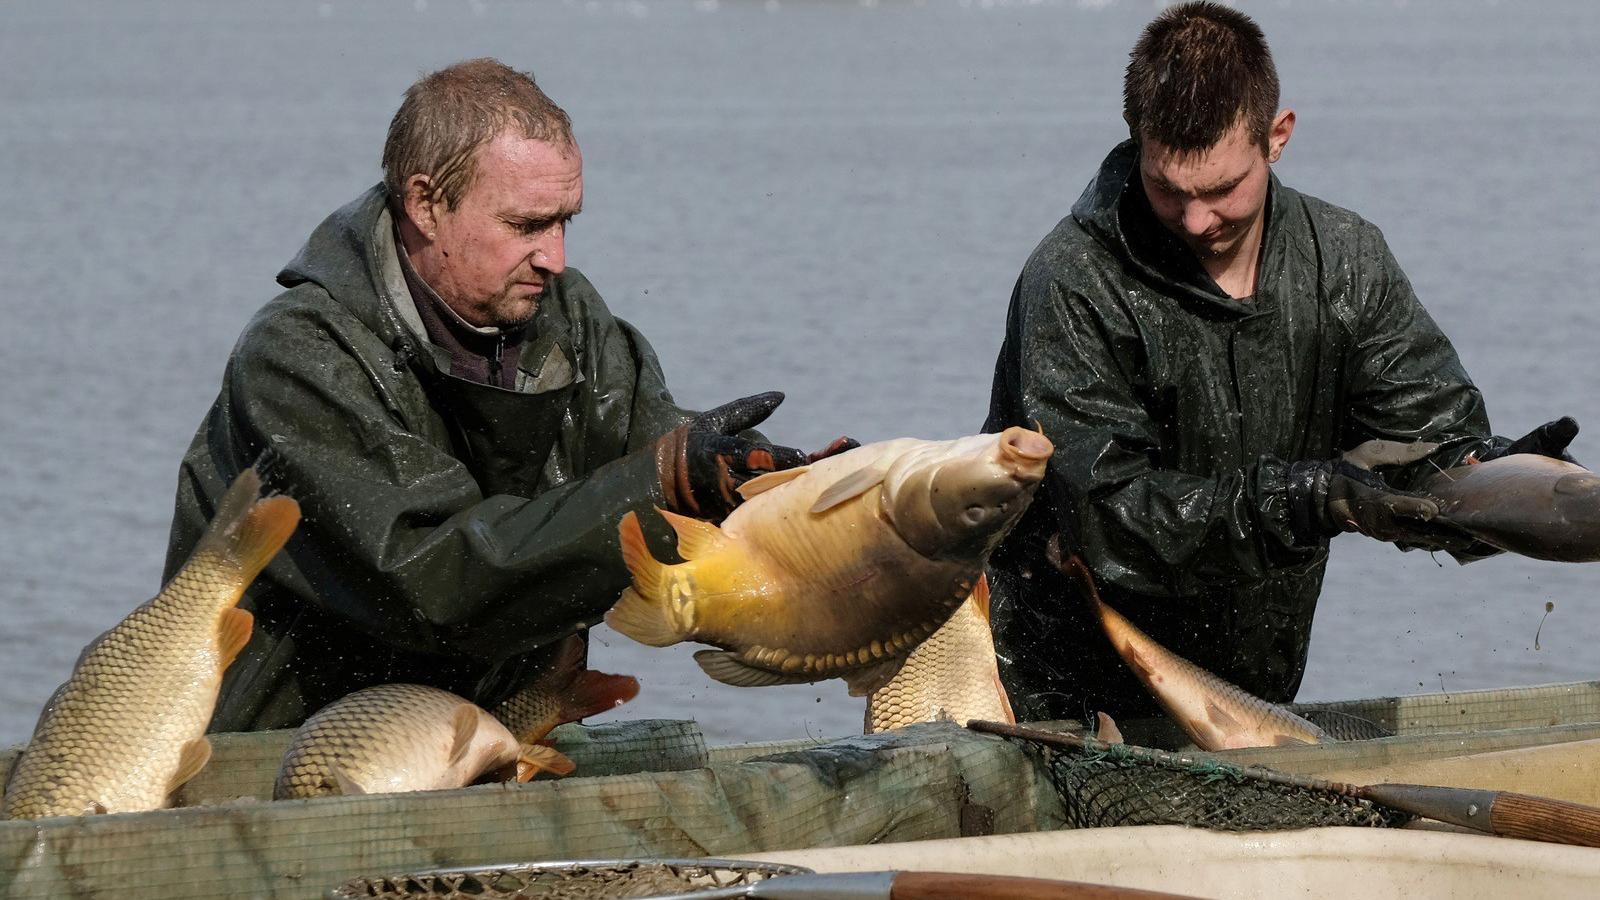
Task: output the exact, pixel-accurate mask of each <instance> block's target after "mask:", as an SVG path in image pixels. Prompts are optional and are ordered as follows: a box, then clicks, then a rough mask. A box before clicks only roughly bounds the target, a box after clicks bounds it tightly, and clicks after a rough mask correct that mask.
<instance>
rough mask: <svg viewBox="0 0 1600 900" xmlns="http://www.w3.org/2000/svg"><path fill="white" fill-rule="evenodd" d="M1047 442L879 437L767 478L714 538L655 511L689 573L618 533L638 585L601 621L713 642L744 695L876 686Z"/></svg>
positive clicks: (974, 562)
mask: <svg viewBox="0 0 1600 900" xmlns="http://www.w3.org/2000/svg"><path fill="white" fill-rule="evenodd" d="M1052 450H1053V447H1052V445H1051V443H1050V441H1049V439H1048V438H1046V437H1045V436H1044V435H1042V434H1039V433H1036V432H1032V431H1028V430H1027V429H1024V428H1016V427H1013V428H1008V429H1006V430H1005V431H1004V432H1003V433H1001V434H980V435H973V436H969V437H964V438H957V439H955V440H949V441H924V440H917V439H913V438H900V439H897V440H890V441H882V442H879V443H875V444H868V445H866V446H862V447H858V448H856V449H854V450H850V451H847V452H845V453H841V454H838V455H836V456H830V457H827V458H825V459H821V460H818V461H816V462H814V463H812V464H810V465H809V466H801V467H799V468H794V469H786V470H783V471H779V472H771V473H768V474H765V475H762V476H760V477H758V478H754V479H751V480H750V481H748V482H746V483H745V484H744V485H742V486H741V487H740V493H741V495H742V496H743V497H744V498H745V502H743V503H741V504H740V505H739V506H738V508H736V509H735V510H734V511H733V513H732V514H731V515H729V516H728V518H727V519H726V520H725V521H724V522H723V523H722V527H720V528H718V527H717V526H716V525H713V524H711V523H708V522H703V521H700V520H698V519H691V518H687V517H685V516H680V515H675V514H673V513H670V512H666V511H664V510H663V511H661V515H662V516H663V517H665V518H666V520H667V523H668V524H669V525H670V526H671V527H672V529H673V531H674V532H675V533H676V534H677V539H678V553H679V555H681V556H682V557H683V559H684V560H685V561H684V562H683V563H680V564H676V565H669V564H665V563H662V562H660V561H659V560H657V559H656V558H655V557H654V556H652V555H651V553H650V550H649V549H648V547H646V545H645V541H644V534H643V530H642V529H641V527H640V525H639V519H638V516H637V514H635V513H628V514H627V515H626V516H624V517H623V519H622V521H621V523H620V524H619V526H618V531H619V533H620V535H621V539H622V556H623V561H624V563H625V564H626V565H627V567H628V571H629V573H630V574H631V575H632V576H633V585H632V586H631V587H629V588H627V589H626V590H624V591H623V593H622V597H621V599H619V600H618V601H617V604H616V605H615V606H614V607H612V609H611V610H610V611H609V612H608V613H606V617H605V618H606V623H607V624H608V625H610V626H611V627H612V628H614V629H616V630H617V631H618V632H620V633H622V634H624V635H627V636H628V637H630V638H632V639H634V640H636V641H639V642H641V643H644V644H649V645H651V646H656V647H665V646H669V645H671V644H676V643H678V642H680V641H687V640H692V641H698V642H701V643H706V644H711V645H714V646H716V647H718V648H721V649H717V650H702V651H700V652H698V653H696V654H695V660H696V662H698V663H699V664H700V667H701V668H702V669H704V670H705V672H706V674H707V675H709V676H710V677H711V678H713V679H715V680H717V681H720V682H723V683H724V684H732V685H739V686H760V685H771V684H795V683H803V682H812V681H820V680H822V679H825V678H842V679H844V680H845V682H846V684H847V685H848V686H849V688H850V693H851V695H852V696H858V697H859V696H865V695H867V694H869V693H871V692H872V691H873V690H876V689H877V688H879V687H882V686H883V685H884V684H885V683H887V682H888V680H889V679H890V678H891V677H892V676H893V675H894V673H895V671H896V670H898V669H899V667H900V665H901V663H902V662H903V661H904V660H905V658H906V657H907V656H908V655H909V654H910V653H911V651H912V650H913V649H915V648H916V646H917V645H918V644H920V643H922V642H923V641H924V640H925V639H927V638H928V636H930V635H932V634H933V633H934V632H935V631H936V630H938V628H939V626H941V625H943V624H944V623H945V621H946V620H947V619H949V618H950V615H951V614H952V613H953V612H954V611H955V609H956V608H957V607H958V606H960V605H961V603H962V602H963V601H964V600H965V599H966V598H967V596H968V595H969V594H970V593H971V592H972V590H973V587H974V585H976V584H977V581H978V577H979V575H980V574H981V573H982V571H983V565H984V562H985V561H986V560H987V558H988V556H989V554H990V552H991V551H993V549H994V547H995V545H996V544H997V543H998V542H999V541H1000V538H1001V537H1002V536H1004V535H1005V533H1006V532H1007V531H1008V530H1010V528H1011V526H1012V525H1014V524H1015V523H1016V521H1017V519H1018V518H1019V517H1020V516H1021V515H1022V512H1023V510H1024V509H1026V508H1027V505H1028V502H1029V501H1030V500H1031V499H1032V498H1033V492H1034V489H1035V488H1037V487H1038V485H1039V482H1040V481H1041V480H1043V478H1044V472H1045V464H1046V463H1047V462H1048V461H1049V459H1050V454H1051V452H1052Z"/></svg>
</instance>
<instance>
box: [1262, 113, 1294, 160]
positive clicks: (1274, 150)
mask: <svg viewBox="0 0 1600 900" xmlns="http://www.w3.org/2000/svg"><path fill="white" fill-rule="evenodd" d="M1292 134H1294V110H1292V109H1285V110H1280V111H1279V112H1278V116H1277V118H1275V119H1273V120H1272V130H1271V131H1269V132H1267V163H1268V164H1269V165H1270V164H1272V163H1275V162H1277V161H1278V157H1280V156H1282V155H1283V148H1284V146H1285V145H1287V144H1288V143H1289V136H1290V135H1292Z"/></svg>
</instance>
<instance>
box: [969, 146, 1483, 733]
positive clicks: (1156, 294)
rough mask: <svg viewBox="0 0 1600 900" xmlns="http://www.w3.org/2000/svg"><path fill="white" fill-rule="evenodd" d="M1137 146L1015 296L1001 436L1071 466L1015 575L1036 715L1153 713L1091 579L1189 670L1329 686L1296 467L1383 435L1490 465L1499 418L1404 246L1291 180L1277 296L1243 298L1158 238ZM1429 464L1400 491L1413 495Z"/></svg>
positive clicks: (1272, 256) (1011, 571)
mask: <svg viewBox="0 0 1600 900" xmlns="http://www.w3.org/2000/svg"><path fill="white" fill-rule="evenodd" d="M1137 166H1138V147H1137V145H1136V144H1135V143H1133V142H1132V141H1128V142H1125V143H1123V144H1121V145H1119V146H1118V147H1117V148H1115V149H1114V150H1113V151H1112V152H1111V154H1110V155H1109V156H1108V157H1107V158H1106V160H1105V162H1104V163H1103V164H1102V167H1101V169H1100V171H1099V173H1098V174H1097V175H1096V177H1095V178H1094V180H1093V181H1092V182H1091V183H1090V184H1089V186H1088V188H1087V189H1085V191H1084V193H1083V195H1082V196H1081V197H1080V198H1079V200H1078V202H1077V203H1076V204H1075V205H1074V206H1073V210H1072V215H1071V216H1069V217H1068V218H1066V219H1064V220H1062V221H1061V223H1060V224H1059V225H1057V226H1056V228H1055V230H1054V231H1052V232H1051V233H1050V234H1049V235H1048V236H1047V237H1046V238H1045V239H1044V241H1043V242H1042V243H1040V244H1039V246H1038V248H1037V249H1035V250H1034V252H1033V254H1032V256H1031V257H1030V258H1029V260H1028V262H1027V264H1026V265H1025V267H1024V268H1023V271H1022V275H1021V277H1020V278H1019V279H1018V281H1017V284H1016V288H1015V291H1014V292H1013V294H1012V298H1011V307H1010V311H1009V314H1008V321H1007V330H1006V337H1005V342H1004V345H1003V347H1002V349H1001V351H1000V357H999V361H998V363H997V365H996V367H995V379H994V387H993V393H992V397H991V406H990V413H989V419H988V422H987V424H986V426H985V430H986V431H998V430H1000V429H1002V428H1004V427H1006V426H1010V425H1025V426H1028V427H1032V426H1033V425H1034V424H1035V423H1037V424H1039V425H1041V426H1042V427H1043V429H1044V433H1045V434H1046V435H1047V436H1049V438H1050V439H1051V440H1052V441H1054V442H1055V445H1056V450H1055V456H1054V458H1053V459H1052V460H1051V464H1050V470H1049V474H1048V475H1047V478H1046V481H1045V484H1044V485H1043V487H1042V489H1041V491H1040V494H1039V495H1038V496H1037V497H1036V499H1035V500H1034V503H1033V506H1032V507H1031V508H1030V510H1029V512H1028V514H1027V516H1026V518H1025V519H1024V520H1023V522H1021V523H1020V524H1019V526H1018V527H1017V529H1016V530H1015V531H1014V532H1013V533H1012V535H1010V536H1009V537H1008V538H1007V540H1006V542H1005V543H1004V545H1003V546H1002V547H1001V548H1000V550H999V551H997V553H996V554H995V556H994V558H993V560H992V564H991V568H992V571H991V575H992V580H993V587H994V593H995V605H994V611H995V612H994V615H995V622H994V625H995V630H996V640H997V644H998V651H999V654H1000V656H1001V665H1002V671H1003V673H1004V675H1005V681H1006V684H1007V686H1008V688H1009V689H1010V692H1011V695H1012V703H1013V704H1015V705H1017V706H1018V710H1017V711H1018V714H1019V715H1021V716H1024V717H1026V718H1032V719H1047V718H1064V717H1081V716H1085V715H1088V714H1090V713H1092V712H1093V711H1095V710H1104V711H1106V712H1109V713H1111V714H1112V715H1113V716H1118V715H1133V714H1144V713H1153V712H1155V711H1156V707H1155V705H1154V702H1153V701H1152V700H1151V699H1150V697H1149V695H1148V694H1147V693H1146V692H1145V690H1144V689H1143V688H1142V687H1141V686H1140V685H1139V684H1138V683H1137V681H1135V680H1134V677H1133V675H1132V673H1131V672H1129V671H1128V669H1127V668H1126V667H1125V666H1124V665H1123V664H1122V662H1121V661H1120V660H1119V659H1118V658H1117V656H1116V654H1115V652H1114V650H1113V649H1112V648H1111V646H1110V642H1109V641H1108V640H1107V639H1106V637H1105V635H1104V633H1103V632H1102V630H1101V628H1100V626H1099V624H1098V623H1097V621H1096V620H1095V619H1094V618H1093V617H1092V613H1091V611H1090V608H1089V605H1088V603H1087V601H1086V600H1085V599H1084V597H1082V596H1081V595H1080V593H1079V591H1080V588H1079V586H1078V585H1077V583H1076V582H1071V583H1069V581H1068V580H1067V579H1066V578H1064V577H1063V576H1062V575H1061V574H1060V573H1059V572H1057V571H1056V570H1055V569H1054V568H1053V567H1052V566H1050V565H1049V563H1048V562H1046V561H1045V559H1044V554H1043V548H1044V546H1045V541H1046V540H1047V539H1048V538H1049V536H1050V535H1051V534H1052V533H1053V532H1055V531H1056V530H1057V529H1060V531H1061V532H1062V535H1063V550H1064V552H1066V553H1076V554H1078V555H1080V556H1081V557H1082V558H1083V559H1084V561H1085V562H1086V563H1087V564H1088V566H1089V568H1090V569H1091V570H1092V571H1093V573H1094V575H1095V577H1096V580H1097V582H1098V585H1099V587H1100V590H1101V593H1102V596H1103V597H1104V598H1105V599H1106V600H1107V602H1109V603H1111V604H1112V605H1113V606H1115V607H1116V608H1117V609H1118V610H1120V611H1121V612H1122V613H1124V614H1125V615H1127V616H1128V617H1129V618H1130V619H1131V620H1133V621H1134V622H1135V623H1136V624H1138V626H1139V627H1140V628H1142V629H1144V630H1145V631H1146V632H1148V633H1149V634H1150V635H1151V636H1152V637H1154V638H1155V639H1156V640H1158V641H1160V642H1161V643H1163V644H1165V645H1166V646H1167V647H1169V648H1170V649H1171V650H1173V651H1174V652H1176V653H1178V654H1180V655H1182V656H1185V657H1187V658H1189V659H1191V660H1193V661H1194V662H1196V663H1198V664H1199V665H1201V666H1203V667H1205V668H1207V669H1209V670H1211V671H1212V672H1215V673H1217V674H1218V675H1221V676H1222V677H1224V678H1226V679H1228V680H1229V681H1232V682H1234V683H1235V684H1238V685H1239V686H1240V687H1242V688H1244V689H1245V690H1248V691H1250V692H1252V693H1255V694H1257V695H1259V696H1261V697H1264V698H1266V699H1268V700H1272V701H1287V700H1290V699H1293V697H1294V695H1295V692H1296V690H1297V689H1298V688H1299V685H1300V677H1301V674H1302V672H1303V671H1304V668H1305V661H1306V651H1307V648H1308V645H1309V640H1310V633H1311V620H1312V613H1313V611H1314V610H1315V608H1316V601H1317V594H1318V592H1319V590H1320V589H1321V585H1322V576H1323V569H1324V567H1325V565H1326V563H1327V554H1328V542H1327V540H1325V539H1323V540H1317V541H1315V542H1314V543H1310V544H1308V545H1303V544H1299V543H1296V540H1295V537H1294V535H1293V534H1292V532H1291V529H1290V520H1289V510H1288V504H1287V486H1286V483H1285V475H1286V470H1287V468H1288V466H1289V463H1291V462H1293V461H1295V460H1307V459H1327V458H1330V457H1332V456H1334V455H1336V454H1337V453H1339V452H1341V451H1343V450H1347V449H1350V448H1351V447H1354V446H1355V445H1356V444H1358V443H1361V442H1362V441H1365V440H1367V439H1370V438H1389V439H1393V440H1399V441H1418V440H1427V441H1439V442H1442V443H1443V445H1444V446H1443V447H1442V448H1441V449H1440V451H1439V452H1438V453H1437V454H1435V456H1434V457H1433V459H1432V460H1431V462H1435V463H1437V464H1440V465H1451V464H1454V463H1456V462H1457V461H1459V460H1461V459H1462V458H1463V457H1465V456H1466V455H1467V454H1468V453H1470V452H1472V451H1474V450H1477V449H1481V448H1482V447H1483V446H1485V443H1484V440H1485V439H1486V438H1487V437H1488V435H1489V420H1488V417H1487V414H1486V413H1485V410H1484V403H1483V398H1482V397H1481V395H1480V394H1479V392H1478V390H1477V388H1476V387H1474V386H1473V384H1472V382H1471V380H1470V379H1469V378H1468V377H1467V373H1466V371H1465V370H1464V369H1463V368H1462V366H1461V363H1460V361H1459V360H1458V359H1457V357H1456V353H1455V350H1454V348H1452V347H1451V345H1450V342H1449V340H1448V339H1447V338H1446V337H1445V336H1444V334H1443V333H1442V332H1440V330H1439V328H1438V327H1437V326H1436V325H1435V324H1434V322H1433V320H1432V319H1431V318H1430V317H1429V316H1428V314H1427V312H1426V311H1425V310H1424V309H1423V308H1422V306H1421V304H1420V303H1418V302H1417V298H1416V296H1415V295H1414V294H1413V293H1412V290H1411V285H1410V284H1409V283H1408V282H1407V280H1406V277H1405V274H1404V273H1403V272H1402V271H1401V270H1400V266H1399V265H1398V264H1397V263H1396V262H1395V259H1394V257H1393V256H1392V255H1391V254H1390V252H1389V248H1388V246H1387V245H1386V244H1385V242H1384V239H1383V236H1382V234H1380V233H1379V231H1378V229H1377V228H1376V227H1374V226H1373V225H1371V224H1369V223H1367V222H1365V221H1363V220H1362V219H1360V218H1359V217H1357V216H1356V215H1354V214H1352V213H1350V212H1348V211H1346V210H1343V209H1340V208H1338V207H1335V206H1332V205H1330V204H1327V203H1324V202H1322V201H1320V200H1317V199H1316V198H1313V197H1308V196H1305V195H1303V194H1300V193H1297V192H1295V191H1293V190H1291V189H1289V188H1287V187H1284V186H1283V185H1281V184H1280V183H1279V182H1278V180H1277V178H1276V177H1275V176H1274V177H1273V178H1272V180H1271V184H1270V188H1269V199H1268V207H1267V210H1268V212H1267V215H1268V218H1267V224H1266V228H1265V231H1264V236H1263V246H1262V250H1261V265H1260V276H1259V279H1258V287H1257V293H1256V294H1255V296H1254V297H1253V298H1251V299H1248V300H1244V301H1241V300H1235V299H1231V298H1229V297H1228V296H1227V295H1226V293H1225V292H1223V291H1222V290H1221V289H1220V288H1219V287H1217V285H1216V283H1215V282H1214V281H1213V280H1212V279H1211V278H1210V277H1209V276H1208V275H1207V274H1206V273H1205V270H1204V269H1203V268H1202V267H1201V266H1200V264H1199V261H1198V260H1197V259H1196V258H1195V257H1194V256H1193V254H1192V253H1191V252H1190V251H1189V250H1188V249H1187V248H1186V247H1185V246H1184V245H1183V244H1182V243H1181V242H1180V241H1179V240H1178V239H1177V238H1176V237H1175V236H1173V235H1172V234H1170V233H1169V232H1167V231H1166V230H1165V229H1164V228H1163V227H1162V226H1161V225H1160V224H1159V223H1158V222H1157V221H1156V220H1155V218H1154V215H1153V213H1151V211H1150V207H1149V203H1148V201H1147V200H1146V199H1145V197H1144V190H1143V186H1142V180H1141V179H1140V178H1139V177H1138V168H1137ZM1428 465H1429V461H1425V462H1424V463H1420V464H1418V465H1417V466H1414V467H1412V468H1411V469H1410V470H1408V471H1403V472H1399V473H1386V474H1387V475H1388V476H1389V479H1390V482H1391V483H1392V484H1395V485H1396V486H1397V487H1401V488H1404V487H1406V486H1407V485H1408V484H1409V483H1411V482H1412V480H1414V479H1415V478H1416V477H1417V476H1418V475H1419V474H1420V473H1421V472H1422V471H1424V470H1426V468H1427V466H1428Z"/></svg>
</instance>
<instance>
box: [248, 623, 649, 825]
mask: <svg viewBox="0 0 1600 900" xmlns="http://www.w3.org/2000/svg"><path fill="white" fill-rule="evenodd" d="M583 657H584V645H583V639H582V638H579V637H576V636H574V637H570V638H567V639H566V640H565V641H563V642H562V645H561V649H560V650H559V651H558V653H557V655H556V658H555V659H554V661H553V662H552V663H551V664H550V667H549V669H548V670H547V671H546V672H545V673H544V674H543V675H541V676H540V677H538V678H536V679H535V680H534V681H533V682H532V683H531V684H529V685H528V686H526V687H524V688H522V689H521V690H519V691H518V692H517V693H515V694H513V695H512V696H511V698H510V699H508V700H506V701H505V702H504V703H502V704H500V705H499V706H497V707H495V710H494V714H493V715H491V714H490V713H488V712H486V711H485V710H484V709H483V708H481V707H479V706H478V705H476V704H474V703H472V702H470V701H468V700H467V699H465V698H463V697H460V696H457V695H455V694H452V693H450V692H449V691H445V690H441V689H439V688H433V687H425V686H423V685H419V684H381V685H377V686H375V687H369V688H364V689H362V690H359V691H356V692H354V693H352V694H349V695H347V696H345V697H341V698H340V699H338V700H335V701H334V702H332V703H330V704H328V705H327V706H325V707H323V708H322V709H320V710H318V711H317V712H316V713H315V714H314V715H312V716H311V717H310V718H309V719H306V721H305V722H304V723H303V724H302V725H301V726H300V727H299V728H298V729H296V730H295V733H294V737H292V738H291V739H290V741H289V746H288V748H287V749H285V751H284V754H283V762H282V763H281V764H280V765H279V767H278V776H277V779H276V780H275V782H274V784H273V787H272V797H273V799H274V800H291V799H298V798H303V797H329V796H335V795H341V794H343V795H355V794H380V793H396V792H400V791H428V790H441V789H444V788H456V787H464V786H466V785H469V784H472V783H473V782H474V781H477V780H479V779H480V778H483V777H484V776H490V777H492V778H494V779H495V780H499V781H505V780H509V779H512V778H515V779H516V780H518V781H527V780H528V779H530V778H532V777H533V776H534V775H536V774H538V773H539V772H553V773H555V774H557V775H568V774H571V773H572V771H573V770H574V768H575V767H574V765H573V763H572V760H570V759H568V758H567V757H565V756H563V755H562V754H561V753H559V752H558V751H556V750H555V749H554V748H552V747H548V746H544V745H543V744H541V743H540V741H541V739H542V738H544V736H545V735H547V734H549V733H550V731H551V729H553V728H555V727H556V726H557V725H560V724H562V723H563V722H573V721H576V720H578V719H581V718H583V717H584V716H592V715H595V714H597V713H601V712H605V711H606V710H609V709H613V708H615V707H617V706H620V705H621V704H623V703H625V702H626V701H628V700H631V699H632V698H633V697H634V696H635V695H637V694H638V693H639V682H638V681H636V680H634V679H633V678H631V677H628V676H626V675H607V674H605V673H603V672H591V671H589V670H587V669H585V668H584V667H583Z"/></svg>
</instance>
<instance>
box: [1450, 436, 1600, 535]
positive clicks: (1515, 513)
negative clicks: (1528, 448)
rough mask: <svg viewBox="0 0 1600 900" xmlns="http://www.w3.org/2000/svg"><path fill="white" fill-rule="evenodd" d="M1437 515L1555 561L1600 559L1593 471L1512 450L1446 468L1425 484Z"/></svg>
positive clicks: (1598, 498) (1599, 502) (1598, 488)
mask: <svg viewBox="0 0 1600 900" xmlns="http://www.w3.org/2000/svg"><path fill="white" fill-rule="evenodd" d="M1422 493H1423V494H1425V495H1427V496H1428V497H1430V498H1432V499H1433V500H1434V501H1435V502H1437V503H1438V504H1439V516H1438V518H1437V519H1436V521H1438V522H1441V523H1443V524H1447V525H1454V526H1455V527H1457V528H1460V529H1462V530H1464V531H1466V532H1468V533H1469V534H1471V535H1472V536H1473V537H1476V538H1478V539H1479V540H1481V541H1483V542H1485V543H1487V544H1491V545H1493V546H1495V547H1499V548H1500V549H1502V550H1509V551H1510V552H1512V553H1519V554H1521V555H1523V556H1531V557H1533V558H1534V559H1548V560H1554V561H1556V562H1597V561H1600V475H1597V474H1595V473H1594V472H1591V471H1589V470H1588V469H1585V468H1584V467H1582V466H1579V465H1575V464H1573V463H1569V462H1565V461H1563V460H1559V459H1552V458H1550V457H1548V456H1539V455H1538V454H1534V453H1514V454H1512V455H1510V456H1502V457H1500V458H1499V459H1492V460H1490V461H1488V462H1484V463H1476V462H1475V463H1470V464H1468V465H1464V466H1457V467H1455V468H1453V469H1448V470H1446V471H1444V472H1441V473H1439V474H1438V475H1436V476H1434V477H1433V478H1432V479H1431V480H1429V481H1428V482H1427V484H1426V485H1424V487H1423V489H1422Z"/></svg>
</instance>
